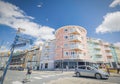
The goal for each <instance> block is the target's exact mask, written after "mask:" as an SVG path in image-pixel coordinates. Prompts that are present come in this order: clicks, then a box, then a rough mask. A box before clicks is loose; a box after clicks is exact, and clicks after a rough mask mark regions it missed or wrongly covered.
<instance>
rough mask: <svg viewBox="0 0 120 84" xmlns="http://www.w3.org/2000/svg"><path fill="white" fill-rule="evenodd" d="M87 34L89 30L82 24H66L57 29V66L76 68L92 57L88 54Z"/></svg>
mask: <svg viewBox="0 0 120 84" xmlns="http://www.w3.org/2000/svg"><path fill="white" fill-rule="evenodd" d="M86 34H87V31H86V30H85V29H84V28H83V27H81V26H71V25H70V26H64V27H61V28H59V29H58V30H57V31H56V33H55V36H56V50H55V53H56V55H55V57H54V60H55V62H56V63H55V64H56V65H55V67H56V68H58V67H63V68H65V67H66V66H69V68H74V67H73V66H76V65H81V64H83V62H84V61H87V60H89V59H90V57H88V55H87V47H86V46H87V39H86ZM62 64H63V65H62Z"/></svg>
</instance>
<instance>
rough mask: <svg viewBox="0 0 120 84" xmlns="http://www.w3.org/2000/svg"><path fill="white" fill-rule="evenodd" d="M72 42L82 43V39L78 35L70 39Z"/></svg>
mask: <svg viewBox="0 0 120 84" xmlns="http://www.w3.org/2000/svg"><path fill="white" fill-rule="evenodd" d="M70 41H79V42H80V41H82V39H81V37H80V36H78V35H74V36H73V37H70Z"/></svg>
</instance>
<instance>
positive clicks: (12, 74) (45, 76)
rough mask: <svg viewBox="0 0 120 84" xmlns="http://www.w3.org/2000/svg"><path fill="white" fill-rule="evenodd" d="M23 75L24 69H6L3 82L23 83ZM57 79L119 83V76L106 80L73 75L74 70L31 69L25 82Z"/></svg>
mask: <svg viewBox="0 0 120 84" xmlns="http://www.w3.org/2000/svg"><path fill="white" fill-rule="evenodd" d="M25 77H26V71H9V70H8V72H7V74H6V78H5V80H4V84H24V83H22V81H23V79H25ZM65 78H67V79H65ZM59 79H65V80H62V83H64V81H65V83H64V84H66V83H67V82H66V81H67V80H68V81H69V82H70V83H69V84H74V82H76V83H75V84H81V83H82V84H96V83H97V82H100V83H99V84H104V83H105V84H120V76H119V77H118V76H111V77H110V78H109V79H108V80H104V79H102V80H97V79H95V78H90V77H75V75H74V72H63V73H62V72H61V71H33V73H32V75H31V79H30V81H29V82H26V83H25V84H59V81H58V82H57V80H59ZM83 80H84V81H83ZM72 81H73V83H72ZM52 82H55V83H52ZM90 82H91V83H90ZM67 84H68V83H67ZM97 84H98V83H97Z"/></svg>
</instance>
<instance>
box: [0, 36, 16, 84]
mask: <svg viewBox="0 0 120 84" xmlns="http://www.w3.org/2000/svg"><path fill="white" fill-rule="evenodd" d="M16 39H17V35H16V36H15V40H14V43H13V45H12V48H11V50H10V52H11V54H10V57H9V60H8V62H7V65H6V67H5V70H4V73H3V75H2V78H1V82H0V84H3V82H4V78H5V76H6V73H7V70H8V66H9V65H10V62H11V60H12V56H13V52H14V47H15V44H16Z"/></svg>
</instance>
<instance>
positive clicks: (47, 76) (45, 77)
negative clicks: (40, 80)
mask: <svg viewBox="0 0 120 84" xmlns="http://www.w3.org/2000/svg"><path fill="white" fill-rule="evenodd" d="M41 77H44V78H48V77H49V76H45V75H42V76H41Z"/></svg>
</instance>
